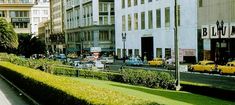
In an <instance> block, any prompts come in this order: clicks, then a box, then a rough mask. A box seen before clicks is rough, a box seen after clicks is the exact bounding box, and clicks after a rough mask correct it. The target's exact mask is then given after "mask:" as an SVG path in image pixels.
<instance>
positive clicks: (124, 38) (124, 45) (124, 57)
mask: <svg viewBox="0 0 235 105" xmlns="http://www.w3.org/2000/svg"><path fill="white" fill-rule="evenodd" d="M122 42H123V53H124V54H123V55H124V56H123V63H125V62H126V44H125V42H126V33H122ZM124 51H125V52H124Z"/></svg>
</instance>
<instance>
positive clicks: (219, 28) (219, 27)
mask: <svg viewBox="0 0 235 105" xmlns="http://www.w3.org/2000/svg"><path fill="white" fill-rule="evenodd" d="M216 26H217V32H218V34H219V49H218V57H217V59H216V60H217V61H216V62H217V63H219V64H221V63H222V61H221V60H222V59H221V55H222V54H221V34H222V33H223V29H224V21H223V20H222V21H221V23H219V21H218V20H217V22H216Z"/></svg>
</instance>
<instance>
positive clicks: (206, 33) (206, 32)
mask: <svg viewBox="0 0 235 105" xmlns="http://www.w3.org/2000/svg"><path fill="white" fill-rule="evenodd" d="M208 38H210V33H209V25H203V26H202V39H208Z"/></svg>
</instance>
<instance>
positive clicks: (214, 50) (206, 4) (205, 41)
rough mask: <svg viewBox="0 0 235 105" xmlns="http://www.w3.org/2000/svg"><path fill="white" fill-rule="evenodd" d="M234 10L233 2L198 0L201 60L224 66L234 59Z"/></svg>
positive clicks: (229, 0)
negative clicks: (208, 60)
mask: <svg viewBox="0 0 235 105" xmlns="http://www.w3.org/2000/svg"><path fill="white" fill-rule="evenodd" d="M234 10H235V1H234V0H198V35H199V43H201V44H200V46H199V49H200V50H199V53H200V55H203V56H201V57H200V58H201V59H210V60H213V61H216V62H217V63H220V64H224V63H226V62H227V61H229V59H231V58H235V39H234V38H235V11H234ZM217 21H218V22H217ZM222 24H223V26H222Z"/></svg>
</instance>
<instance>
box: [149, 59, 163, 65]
mask: <svg viewBox="0 0 235 105" xmlns="http://www.w3.org/2000/svg"><path fill="white" fill-rule="evenodd" d="M163 63H164V61H163V59H162V58H154V59H153V60H151V61H148V64H149V65H151V66H162V65H163Z"/></svg>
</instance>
